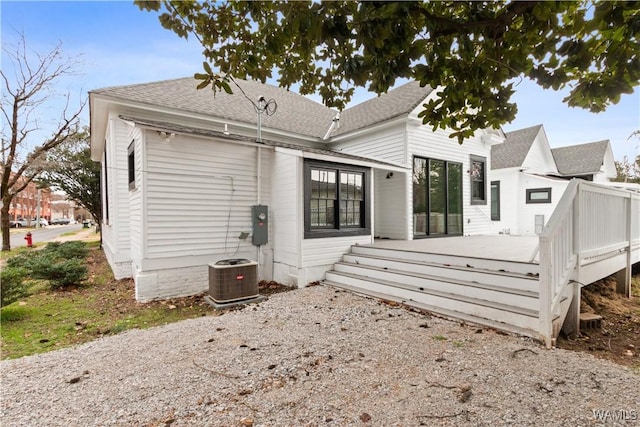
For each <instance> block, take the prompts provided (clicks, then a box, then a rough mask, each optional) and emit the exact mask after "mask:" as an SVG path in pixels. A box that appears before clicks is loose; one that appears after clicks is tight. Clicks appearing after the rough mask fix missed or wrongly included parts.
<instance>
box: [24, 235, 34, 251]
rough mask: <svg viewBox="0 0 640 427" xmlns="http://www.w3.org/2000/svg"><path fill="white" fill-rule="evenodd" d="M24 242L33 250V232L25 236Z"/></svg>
mask: <svg viewBox="0 0 640 427" xmlns="http://www.w3.org/2000/svg"><path fill="white" fill-rule="evenodd" d="M24 240H26V241H27V247H28V248H32V247H33V236H31V232H30V231H29V232H27V235H26V236H24Z"/></svg>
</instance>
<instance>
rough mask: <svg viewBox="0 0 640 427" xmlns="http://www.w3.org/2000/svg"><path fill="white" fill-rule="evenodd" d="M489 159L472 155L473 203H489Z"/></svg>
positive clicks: (470, 170) (470, 171) (470, 172)
mask: <svg viewBox="0 0 640 427" xmlns="http://www.w3.org/2000/svg"><path fill="white" fill-rule="evenodd" d="M486 166H487V159H486V158H484V157H480V156H473V155H472V156H471V162H470V168H469V175H470V176H471V204H472V205H486V204H487V167H486Z"/></svg>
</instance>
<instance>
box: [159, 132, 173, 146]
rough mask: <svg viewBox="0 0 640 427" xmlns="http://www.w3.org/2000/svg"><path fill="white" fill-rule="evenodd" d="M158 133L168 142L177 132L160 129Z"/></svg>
mask: <svg viewBox="0 0 640 427" xmlns="http://www.w3.org/2000/svg"><path fill="white" fill-rule="evenodd" d="M158 135H160V137H161V138H164V142H166V143H169V142H171V140H172V139H173V138H175V137H176V134H175V133H173V132H165V131H162V130H159V131H158Z"/></svg>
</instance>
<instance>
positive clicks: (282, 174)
mask: <svg viewBox="0 0 640 427" xmlns="http://www.w3.org/2000/svg"><path fill="white" fill-rule="evenodd" d="M301 163H302V159H301V158H300V157H296V156H293V155H290V154H287V153H283V152H280V151H276V152H275V153H273V167H272V177H273V178H272V182H273V194H272V197H273V207H272V209H273V212H274V214H273V217H272V219H271V223H272V226H273V230H274V232H273V244H272V246H273V251H274V254H273V261H274V262H276V263H280V264H285V265H288V266H290V267H294V268H297V267H298V254H299V250H300V247H299V244H300V243H299V242H300V239H301V238H302V237H301V234H300V230H301V226H302V225H301V221H302V212H301V211H300V209H299V206H300V201H301V200H300V198H301V197H302V192H301V188H302V184H301V182H300V177H301V174H302V172H301Z"/></svg>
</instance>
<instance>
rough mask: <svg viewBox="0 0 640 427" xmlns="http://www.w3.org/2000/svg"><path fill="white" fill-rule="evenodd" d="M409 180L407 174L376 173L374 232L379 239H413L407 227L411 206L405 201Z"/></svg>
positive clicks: (379, 171)
mask: <svg viewBox="0 0 640 427" xmlns="http://www.w3.org/2000/svg"><path fill="white" fill-rule="evenodd" d="M407 179H408V178H407V174H405V173H402V172H393V173H390V172H387V171H385V170H375V171H374V182H375V200H376V203H375V209H374V212H375V221H374V227H373V231H374V235H375V236H376V237H377V238H378V237H380V238H387V239H402V240H407V239H411V236H409V235H408V234H407V225H406V224H407V218H408V210H407V209H408V208H409V206H410V205H409V204H407V203H406V200H405V195H406V194H407V184H408V181H407ZM409 185H410V184H409Z"/></svg>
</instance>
